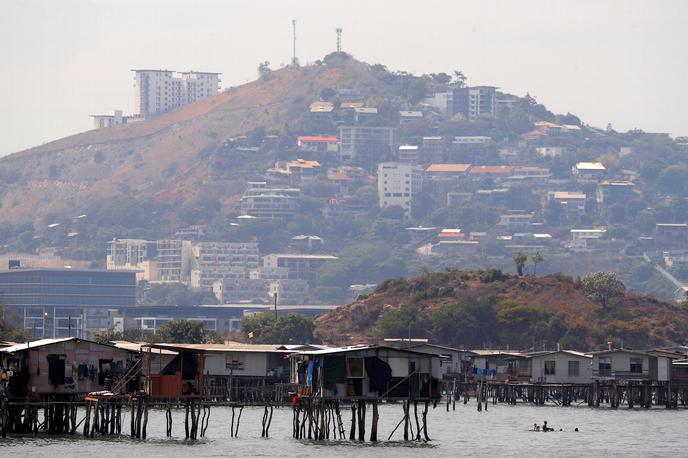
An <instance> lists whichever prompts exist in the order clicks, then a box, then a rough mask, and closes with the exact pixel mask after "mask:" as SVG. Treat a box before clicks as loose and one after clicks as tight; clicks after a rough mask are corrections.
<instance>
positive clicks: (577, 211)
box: [547, 191, 588, 217]
mask: <svg viewBox="0 0 688 458" xmlns="http://www.w3.org/2000/svg"><path fill="white" fill-rule="evenodd" d="M587 198H588V196H587V195H586V194H585V193H583V192H569V191H550V192H549V193H547V199H548V200H549V201H553V202H556V203H557V204H559V205H560V206H561V209H562V210H563V211H564V213H565V214H566V215H567V216H574V217H575V216H580V215H584V214H585V202H586V200H587Z"/></svg>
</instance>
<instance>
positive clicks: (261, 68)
mask: <svg viewBox="0 0 688 458" xmlns="http://www.w3.org/2000/svg"><path fill="white" fill-rule="evenodd" d="M271 73H272V70H270V62H269V61H267V60H266V61H264V62H261V63H259V64H258V79H260V80H261V81H266V80H268V79H269V78H270V75H271Z"/></svg>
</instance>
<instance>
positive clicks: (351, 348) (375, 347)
mask: <svg viewBox="0 0 688 458" xmlns="http://www.w3.org/2000/svg"><path fill="white" fill-rule="evenodd" d="M363 350H391V351H400V352H404V353H414V354H421V355H426V356H429V355H430V354H428V353H423V352H421V351H414V350H408V349H405V348H396V347H392V346H384V345H369V344H366V345H353V346H349V347H335V348H327V349H324V350H305V351H299V352H296V353H297V354H301V355H314V356H319V355H334V354H337V353H351V352H357V351H363Z"/></svg>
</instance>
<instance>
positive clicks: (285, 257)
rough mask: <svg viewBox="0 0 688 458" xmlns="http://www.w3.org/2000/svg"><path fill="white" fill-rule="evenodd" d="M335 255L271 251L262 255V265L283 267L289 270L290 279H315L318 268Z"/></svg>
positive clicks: (334, 257) (333, 258)
mask: <svg viewBox="0 0 688 458" xmlns="http://www.w3.org/2000/svg"><path fill="white" fill-rule="evenodd" d="M337 259H338V258H337V257H336V256H331V255H324V254H295V253H291V254H277V253H272V254H268V255H267V256H265V257H263V266H264V267H284V268H286V269H287V271H288V272H289V279H290V280H307V281H315V280H316V279H317V276H318V270H320V268H321V267H322V266H323V265H325V263H327V262H330V261H335V260H337Z"/></svg>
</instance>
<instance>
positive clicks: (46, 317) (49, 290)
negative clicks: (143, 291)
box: [0, 268, 136, 338]
mask: <svg viewBox="0 0 688 458" xmlns="http://www.w3.org/2000/svg"><path fill="white" fill-rule="evenodd" d="M0 295H2V298H3V301H4V305H5V307H6V308H7V311H6V318H7V317H8V316H14V317H16V318H17V320H18V321H19V322H21V324H22V325H23V328H24V329H25V330H26V331H27V332H30V333H32V335H34V336H36V337H41V338H48V337H50V338H54V337H70V336H74V337H82V338H83V337H88V336H89V335H90V333H92V332H102V331H107V330H108V326H109V309H113V308H118V307H127V306H134V305H135V304H136V276H135V273H134V272H133V271H110V270H91V269H64V268H63V269H13V270H8V271H6V272H0Z"/></svg>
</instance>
